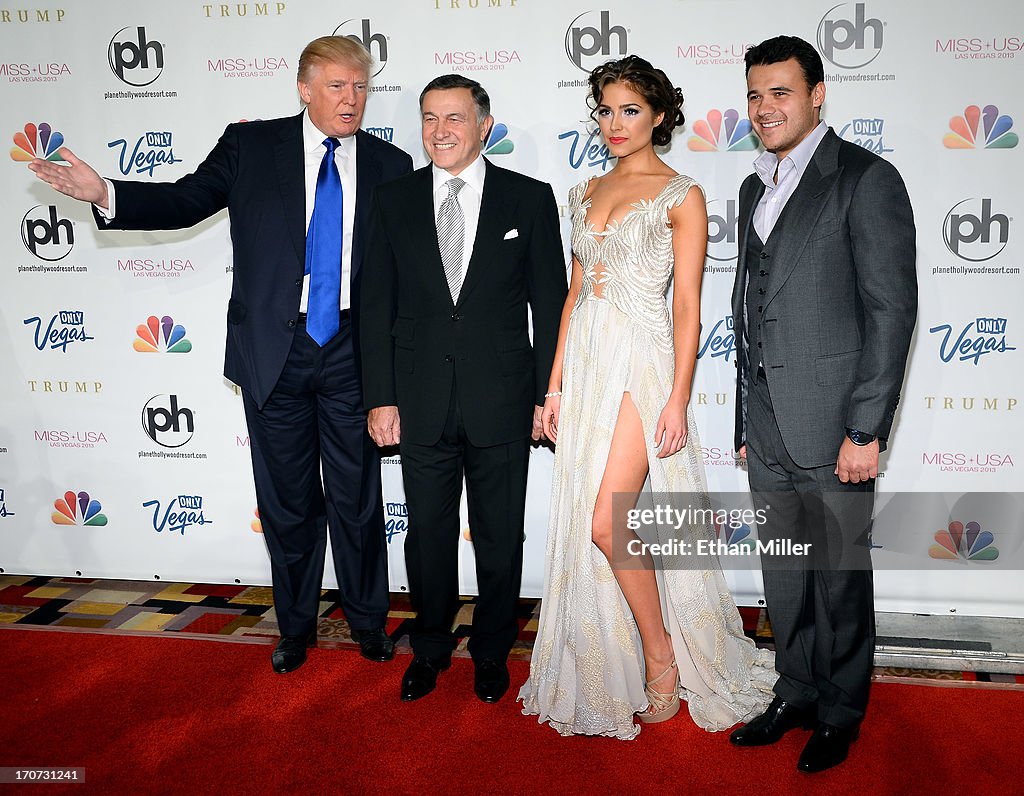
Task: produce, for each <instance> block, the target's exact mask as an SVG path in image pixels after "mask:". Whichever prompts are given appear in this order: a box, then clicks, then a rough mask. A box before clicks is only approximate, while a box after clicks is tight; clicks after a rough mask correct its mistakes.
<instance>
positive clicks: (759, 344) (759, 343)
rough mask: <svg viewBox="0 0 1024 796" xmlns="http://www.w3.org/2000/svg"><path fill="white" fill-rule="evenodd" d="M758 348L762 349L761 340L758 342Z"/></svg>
mask: <svg viewBox="0 0 1024 796" xmlns="http://www.w3.org/2000/svg"><path fill="white" fill-rule="evenodd" d="M757 347H758V348H760V347H761V341H760V340H758V341H757Z"/></svg>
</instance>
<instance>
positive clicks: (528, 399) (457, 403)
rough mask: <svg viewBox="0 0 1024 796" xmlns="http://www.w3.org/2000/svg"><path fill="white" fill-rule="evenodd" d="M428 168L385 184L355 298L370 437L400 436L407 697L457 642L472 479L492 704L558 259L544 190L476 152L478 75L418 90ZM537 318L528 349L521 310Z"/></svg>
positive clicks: (480, 614) (483, 95)
mask: <svg viewBox="0 0 1024 796" xmlns="http://www.w3.org/2000/svg"><path fill="white" fill-rule="evenodd" d="M420 111H421V114H422V123H423V130H422V132H423V146H424V148H425V149H426V151H427V154H428V156H429V157H430V159H431V161H433V164H432V165H430V166H427V167H425V168H423V169H420V170H418V171H416V172H414V173H412V174H410V175H408V176H407V177H403V178H401V179H399V180H396V181H394V182H392V183H389V184H388V185H386V186H382V187H381V188H380V189H378V191H377V193H376V194H375V196H374V203H373V212H372V216H371V221H370V235H369V240H370V242H369V246H368V249H367V255H366V267H365V269H364V270H365V278H364V284H363V294H362V302H363V305H362V314H363V317H364V318H365V322H364V325H363V335H362V346H363V391H364V395H365V399H366V406H367V408H368V409H369V410H370V412H369V428H370V435H371V436H372V437H373V439H374V440H375V441H376V442H377V444H379V445H382V446H388V445H395V444H399V445H400V452H401V455H402V473H403V477H404V481H405V491H406V497H407V500H408V506H409V534H408V536H407V538H406V542H405V557H406V563H407V568H408V574H409V590H410V594H411V597H412V600H413V606H414V607H415V609H416V612H417V620H416V624H415V627H414V630H413V633H412V646H413V652H414V653H415V657H414V659H413V662H412V664H411V665H410V666H409V668H408V670H407V671H406V673H405V677H404V678H403V680H402V691H401V695H402V699H403V700H405V701H410V700H413V699H419V698H420V697H422V696H425V695H426V694H428V693H429V692H430V691H431V690H433V688H434V685H435V682H436V679H437V674H438V672H440V671H441V670H443V669H446V668H448V665H449V663H450V661H451V654H452V650H453V649H454V646H455V640H454V636H453V635H452V632H451V630H452V623H453V621H454V619H455V612H456V608H457V606H458V596H459V592H458V569H457V565H458V545H459V502H460V498H461V494H462V479H463V475H465V478H466V483H467V492H468V501H469V526H470V531H471V533H472V538H473V547H474V552H475V556H476V571H477V582H478V584H479V590H480V599H479V602H478V603H477V606H476V612H475V614H474V617H473V631H472V635H471V637H470V640H469V650H470V653H471V654H472V656H473V661H474V663H475V666H476V677H475V691H476V694H477V696H478V697H479V698H480V699H482V700H483V701H485V702H497V701H498V700H499V699H500V698H501V696H502V695H503V694H504V693H505V691H506V690H507V689H508V684H509V681H508V669H507V667H506V664H505V661H506V659H507V657H508V653H509V651H510V650H511V649H512V645H513V643H514V642H515V638H516V634H517V632H518V624H517V622H516V614H515V611H516V602H517V600H518V597H519V585H520V579H521V576H522V557H523V522H524V510H525V503H526V470H527V461H528V458H529V441H530V437H531V434H532V436H533V437H534V439H539V436H540V422H539V419H540V410H541V405H542V404H543V403H544V387H545V385H547V383H548V382H547V380H548V376H549V371H550V370H551V362H552V359H553V358H554V351H555V343H556V338H557V334H558V322H559V317H560V315H561V310H562V303H563V301H564V300H565V295H566V278H565V259H564V254H563V250H562V242H561V238H560V236H559V229H558V213H557V210H556V207H555V200H554V195H553V193H552V191H551V186H550V185H548V184H546V183H542V182H538V181H537V180H533V179H531V178H529V177H525V176H523V175H521V174H516V173H515V172H512V171H507V170H505V169H501V168H498V167H497V166H494V165H493V164H492V163H490V162H489V161H487V160H485V159H484V158H483V156H482V155H481V149H482V147H483V142H484V141H486V140H487V136H488V134H489V132H490V129H491V125H492V124H493V119H492V118H491V116H490V99H489V98H488V96H487V92H486V91H484V89H483V87H482V86H480V84H479V83H477V82H476V81H475V80H470V79H468V78H465V77H461V76H459V75H445V76H442V77H439V78H436V79H435V80H433V81H431V83H429V84H428V85H427V87H426V88H425V89H424V90H423V92H422V93H421V94H420ZM528 307H529V309H530V310H531V311H532V315H533V345H532V347H531V344H530V336H529V331H528V328H527V327H528V324H527V308H528Z"/></svg>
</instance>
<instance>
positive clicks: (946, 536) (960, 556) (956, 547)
mask: <svg viewBox="0 0 1024 796" xmlns="http://www.w3.org/2000/svg"><path fill="white" fill-rule="evenodd" d="M994 541H995V537H994V536H992V533H991V532H990V531H983V530H982V529H981V523H979V522H974V521H971V522H969V523H967V524H966V525H964V524H963V523H962V522H960V521H959V520H953V521H952V522H950V523H949V526H948V527H946V528H944V529H942V530H939V531H937V532H936V533H935V542H936V544H933V545H932V546H931V547H929V548H928V555H929V556H930V557H931V558H939V559H945V560H948V561H958V560H959V561H995V560H996V559H997V558H999V549H998V548H996V547H995V546H994V545H993V544H992V543H993V542H994Z"/></svg>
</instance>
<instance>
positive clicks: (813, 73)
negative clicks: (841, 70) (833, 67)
mask: <svg viewBox="0 0 1024 796" xmlns="http://www.w3.org/2000/svg"><path fill="white" fill-rule="evenodd" d="M790 58H795V59H796V62H797V63H798V64H800V69H801V70H802V71H803V73H804V80H806V81H807V87H808V88H814V87H815V86H816V85H818V83H824V82H825V66H824V64H822V62H821V56H820V55H818V51H817V50H815V49H814V47H812V46H811V45H810V44H809V43H808V42H806V41H804V40H803V39H801V38H800V37H799V36H776V37H775V38H772V39H765V40H764V41H763V42H761V43H760V44H758V45H757V46H755V47H751V48H750V49H749V50H747V52H746V54H745V55H744V56H743V60H744V62H746V65H747V71H746V74H750V67H752V66H768V65H769V64H777V63H781V62H782V61H788V60H789V59H790Z"/></svg>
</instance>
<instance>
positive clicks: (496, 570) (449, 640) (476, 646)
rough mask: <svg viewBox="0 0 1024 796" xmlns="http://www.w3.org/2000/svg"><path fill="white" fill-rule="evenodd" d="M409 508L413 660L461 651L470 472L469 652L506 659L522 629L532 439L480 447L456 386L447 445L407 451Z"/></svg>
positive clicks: (444, 440)
mask: <svg viewBox="0 0 1024 796" xmlns="http://www.w3.org/2000/svg"><path fill="white" fill-rule="evenodd" d="M401 454H402V476H403V479H404V481H405V496H406V500H407V502H408V507H409V533H408V536H407V537H406V540H405V561H406V569H407V572H408V576H409V593H410V597H411V599H412V604H413V608H414V609H415V610H416V613H417V618H416V622H415V624H414V626H413V631H412V633H411V640H412V648H413V652H414V653H415V654H416V655H423V656H426V657H428V658H433V659H436V660H446V659H448V658H450V657H451V654H452V650H453V649H455V636H454V635H453V634H452V624H453V622H454V621H455V614H456V611H457V610H458V605H459V572H458V559H459V535H460V534H459V503H460V500H461V498H462V479H463V474H465V479H466V497H467V502H468V504H469V528H470V532H471V534H472V538H473V552H474V556H475V558H476V577H477V584H478V588H479V599H478V601H477V605H476V609H475V611H474V614H473V631H472V634H471V635H470V639H469V651H470V654H471V655H472V656H473V658H474V659H475V660H478V661H479V660H483V659H485V658H493V659H495V660H501V661H503V660H505V658H507V657H508V653H509V651H510V650H511V649H512V645H513V644H514V643H515V640H516V635H517V634H518V631H519V625H518V622H517V620H516V607H517V604H518V601H519V586H520V583H521V581H522V574H523V523H524V515H525V510H526V473H527V465H528V463H529V456H530V443H529V440H528V439H525V438H524V439H522V440H516V441H514V442H509V443H503V444H499V445H490V446H487V447H477V446H476V445H473V444H472V442H470V441H469V439H468V438H467V436H466V430H465V428H464V426H463V424H462V413H461V411H460V409H459V405H458V400H457V398H456V396H455V391H454V385H453V390H452V397H451V402H450V405H449V408H448V417H447V419H446V421H445V426H444V431H443V432H442V433H441V438H440V439H439V440H438V441H437V443H436V444H434V445H418V444H413V443H409V442H406V441H405V440H404V439H403V440H402V443H401Z"/></svg>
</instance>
